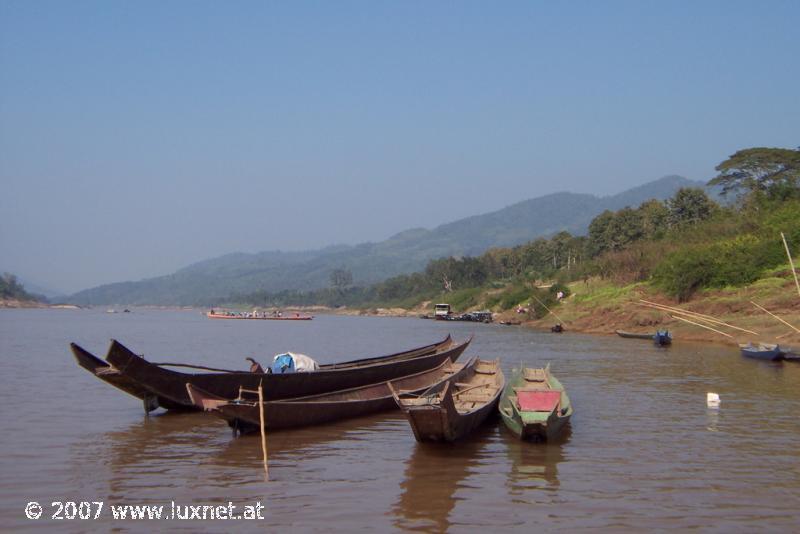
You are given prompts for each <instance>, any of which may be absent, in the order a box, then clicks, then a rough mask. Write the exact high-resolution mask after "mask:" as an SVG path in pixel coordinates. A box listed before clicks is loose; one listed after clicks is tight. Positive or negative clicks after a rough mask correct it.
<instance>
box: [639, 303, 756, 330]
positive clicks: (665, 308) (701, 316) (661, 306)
mask: <svg viewBox="0 0 800 534" xmlns="http://www.w3.org/2000/svg"><path fill="white" fill-rule="evenodd" d="M640 300H641V302H643V303H645V304H643V305H644V306H649V307H650V308H655V309H658V310H661V311H668V312H670V313H677V314H679V315H686V316H688V317H691V318H692V319H697V320H698V321H705V322H707V323H711V324H718V325H722V326H727V327H728V328H733V329H734V330H740V331H742V332H746V333H748V334H753V335H754V336H759V335H761V334H759V333H758V332H753V331H752V330H747V329H746V328H739V327H738V326H734V325H732V324H729V323H726V322H724V321H720V320H718V319H714V318H713V317H711V316H710V315H704V314H702V313H695V312H690V311H687V310H682V309H680V308H675V307H673V306H667V305H665V304H658V303H657V302H650V301H647V300H644V299H640Z"/></svg>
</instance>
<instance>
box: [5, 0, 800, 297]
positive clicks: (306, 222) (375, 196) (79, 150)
mask: <svg viewBox="0 0 800 534" xmlns="http://www.w3.org/2000/svg"><path fill="white" fill-rule="evenodd" d="M798 28H800V2H797V1H784V2H781V1H766V2H755V1H748V2H735V1H703V2H693V1H682V2H680V1H673V2H663V1H659V2H655V1H645V0H637V1H628V2H618V1H607V2H596V1H587V2H570V3H560V2H534V1H529V2H474V3H473V2H429V1H426V2H384V1H364V2H294V1H292V2H267V1H259V2H246V1H237V2H216V1H215V2H202V1H188V0H187V1H178V0H173V1H167V2H162V1H151V2H148V1H141V2H107V1H100V2H93V1H81V0H77V1H74V2H62V1H55V2H44V1H35V0H26V1H21V2H15V1H9V0H2V1H1V2H0V190H1V192H0V251H2V252H0V269H4V270H9V271H11V272H14V273H16V274H18V275H20V276H22V277H23V278H24V279H28V280H31V281H34V282H37V283H39V284H45V285H49V286H50V287H53V288H57V289H62V290H65V291H74V290H78V289H82V288H85V287H90V286H94V285H98V284H101V283H107V282H113V281H123V280H133V279H140V278H144V277H150V276H155V275H160V274H167V273H170V272H172V271H174V270H175V269H177V268H180V267H182V266H185V265H187V264H189V263H192V262H194V261H197V260H202V259H206V258H209V257H213V256H217V255H220V254H224V253H228V252H234V251H246V252H255V251H260V250H270V249H284V250H298V249H307V248H316V247H320V246H324V245H329V244H334V243H358V242H363V241H377V240H382V239H384V238H386V237H388V236H390V235H391V234H393V233H395V232H398V231H401V230H404V229H407V228H411V227H419V226H423V227H428V228H430V227H433V226H436V225H438V224H441V223H444V222H449V221H452V220H455V219H458V218H461V217H464V216H468V215H474V214H478V213H485V212H488V211H493V210H495V209H499V208H502V207H504V206H506V205H508V204H512V203H514V202H517V201H520V200H523V199H526V198H531V197H536V196H540V195H543V194H547V193H552V192H555V191H564V190H567V191H574V192H586V193H595V194H611V193H616V192H619V191H622V190H624V189H627V188H629V187H632V186H635V185H639V184H641V183H644V182H646V181H649V180H653V179H656V178H659V177H661V176H663V175H666V174H681V175H683V176H686V177H687V178H691V179H697V180H707V179H709V178H710V177H712V176H713V174H714V170H713V169H714V166H715V165H716V164H718V163H719V162H720V161H722V160H723V159H725V158H726V157H727V156H728V155H730V154H732V153H733V152H734V151H736V150H738V149H740V148H745V147H750V146H781V147H795V146H798V145H800V135H798V134H800V128H798V126H800V96H799V95H800V69H798V52H800V46H799V45H800V38H798Z"/></svg>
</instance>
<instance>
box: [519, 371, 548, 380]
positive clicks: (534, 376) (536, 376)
mask: <svg viewBox="0 0 800 534" xmlns="http://www.w3.org/2000/svg"><path fill="white" fill-rule="evenodd" d="M524 377H525V380H527V381H528V382H545V381H547V373H546V372H545V370H544V369H525V371H524Z"/></svg>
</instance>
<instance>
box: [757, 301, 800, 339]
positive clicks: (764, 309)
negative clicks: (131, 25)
mask: <svg viewBox="0 0 800 534" xmlns="http://www.w3.org/2000/svg"><path fill="white" fill-rule="evenodd" d="M750 304H752V305H753V306H755V307H756V308H758V309H759V310H761V311H764V312H767V313H768V314H770V315H771V316H773V317H774V318H776V319H777V320H779V321H780V322H782V323H783V324H785V325H786V326H788V327H789V328H791V329H792V330H794V331H795V332H797V333H798V334H800V330H798V329H797V328H795V327H794V326H792V325H790V324H789V323H787V322H786V321H784V320H783V319H781V318H780V317H778V316H777V315H775V314H774V313H772V312H771V311H769V310H768V309H766V308H764V307H763V306H759V305H758V304H756V303H755V302H753V301H752V300H751V301H750Z"/></svg>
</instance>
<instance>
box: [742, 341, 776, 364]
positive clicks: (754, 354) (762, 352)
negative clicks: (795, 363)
mask: <svg viewBox="0 0 800 534" xmlns="http://www.w3.org/2000/svg"><path fill="white" fill-rule="evenodd" d="M739 349H740V350H741V352H742V356H745V357H747V358H754V359H756V360H771V361H778V360H782V359H783V358H784V356H785V355H786V351H785V350H784V349H782V348H781V347H780V345H775V344H769V343H759V344H758V345H753V344H752V343H747V344H740V345H739Z"/></svg>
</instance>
